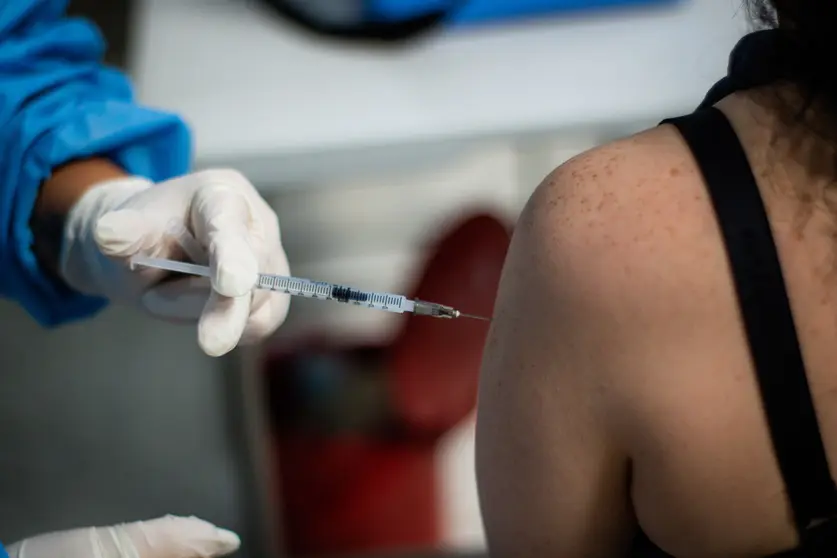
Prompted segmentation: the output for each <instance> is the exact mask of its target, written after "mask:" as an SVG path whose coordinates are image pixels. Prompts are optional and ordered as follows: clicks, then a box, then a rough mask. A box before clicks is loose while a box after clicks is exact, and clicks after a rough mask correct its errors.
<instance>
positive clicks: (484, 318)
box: [459, 312, 491, 322]
mask: <svg viewBox="0 0 837 558" xmlns="http://www.w3.org/2000/svg"><path fill="white" fill-rule="evenodd" d="M459 317H460V318H471V319H472V320H481V321H483V322H490V321H491V318H486V317H484V316H474V315H473V314H465V313H464V312H460V313H459Z"/></svg>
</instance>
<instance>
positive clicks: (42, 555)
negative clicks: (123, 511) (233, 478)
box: [6, 516, 240, 558]
mask: <svg viewBox="0 0 837 558" xmlns="http://www.w3.org/2000/svg"><path fill="white" fill-rule="evenodd" d="M239 545H240V541H239V539H238V536H237V535H236V534H235V533H233V532H231V531H227V530H225V529H219V528H218V527H215V526H214V525H212V524H211V523H207V522H206V521H203V520H200V519H198V518H196V517H173V516H166V517H161V518H160V519H154V520H152V521H144V522H143V521H140V522H137V523H128V524H126V525H116V526H114V527H89V528H86V529H74V530H72V531H61V532H58V533H48V534H46V535H38V536H37V537H32V538H31V539H25V540H23V541H20V542H18V543H15V544H13V545H11V546H9V547H8V548H6V552H8V554H9V558H215V557H216V556H226V555H228V554H232V553H233V552H235V551H236V550H238V547H239Z"/></svg>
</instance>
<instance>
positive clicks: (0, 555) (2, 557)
mask: <svg viewBox="0 0 837 558" xmlns="http://www.w3.org/2000/svg"><path fill="white" fill-rule="evenodd" d="M0 558H9V555H8V554H7V553H6V549H5V548H3V545H2V544H0Z"/></svg>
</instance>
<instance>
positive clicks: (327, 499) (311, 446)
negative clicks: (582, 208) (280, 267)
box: [267, 215, 510, 557]
mask: <svg viewBox="0 0 837 558" xmlns="http://www.w3.org/2000/svg"><path fill="white" fill-rule="evenodd" d="M509 242H510V233H509V230H508V228H507V227H506V226H505V225H504V224H503V223H501V222H500V221H499V220H498V219H496V218H494V217H492V216H490V215H477V216H475V217H471V218H469V219H467V220H465V221H464V222H462V223H460V224H458V225H457V226H455V227H454V228H453V229H452V230H451V231H450V232H449V233H448V234H446V235H445V236H444V237H443V238H442V239H441V240H440V241H439V242H438V244H437V246H436V247H435V249H434V250H431V257H430V259H429V260H428V262H427V264H426V265H425V269H424V272H423V273H422V275H421V278H420V280H419V281H418V282H417V285H416V287H415V289H414V290H413V292H411V293H409V296H411V297H413V298H419V299H422V300H427V301H432V302H439V303H442V304H449V305H451V306H454V307H455V308H457V309H459V310H461V311H463V312H467V313H470V314H476V315H482V316H486V317H490V316H491V314H492V311H493V306H494V298H495V296H496V292H497V286H498V283H499V278H500V272H501V269H502V265H503V261H504V259H505V254H506V251H507V249H508V245H509ZM487 332H488V323H487V322H480V321H475V320H468V319H465V318H460V319H458V320H443V319H433V318H428V317H422V316H406V317H405V318H404V321H403V329H402V331H401V333H400V334H399V335H398V336H397V337H396V338H395V340H394V341H393V342H392V343H391V345H389V346H388V347H379V350H380V355H381V374H383V378H382V381H383V382H384V385H385V386H386V390H385V393H386V394H387V399H388V401H387V403H388V406H389V414H390V420H391V421H393V423H394V424H393V425H391V426H394V429H393V428H390V429H389V430H388V432H389V435H386V436H385V435H373V434H370V433H368V432H367V433H365V434H364V433H361V432H358V433H349V434H346V433H341V434H339V435H325V434H323V435H316V434H313V433H311V432H305V431H303V430H301V429H298V428H283V429H281V430H280V431H278V432H275V439H276V446H275V455H276V461H277V466H278V474H279V477H280V482H279V486H280V488H279V490H280V494H279V498H280V499H281V501H282V504H283V506H282V507H283V509H284V511H283V520H284V529H282V531H283V534H284V537H285V540H284V541H282V542H283V546H284V548H285V549H287V551H288V553H289V554H290V555H291V556H300V557H301V556H316V555H340V554H351V553H359V552H367V551H384V550H395V549H422V548H430V547H434V546H437V545H438V544H439V543H440V542H441V541H440V537H441V525H439V518H440V510H439V505H440V499H439V494H438V482H437V478H436V446H437V440H438V438H439V437H440V436H441V435H443V434H444V433H445V432H447V431H448V430H449V429H451V428H452V427H454V426H455V425H456V424H457V423H459V422H460V421H462V420H463V419H464V418H465V417H467V416H468V414H470V413H471V412H472V411H473V409H474V406H475V403H476V397H477V383H478V377H479V367H480V361H481V358H482V350H483V345H484V343H485V337H486V334H487ZM358 349H359V348H358V347H346V346H330V345H329V344H328V343H327V342H325V341H323V340H317V341H316V342H315V344H314V345H307V346H305V347H301V348H298V350H299V351H302V352H306V351H308V352H309V354H313V353H310V352H311V351H314V352H318V353H319V354H323V353H324V352H328V353H329V354H330V355H332V356H333V357H334V358H337V359H338V360H339V358H340V355H343V356H345V355H348V354H349V353H352V352H353V351H355V352H356V351H357V350H358ZM367 350H368V348H367ZM291 354H292V353H291ZM289 362H290V361H289V354H288V353H286V354H282V355H279V354H277V355H274V357H273V358H272V359H271V360H269V362H268V368H267V371H268V374H271V375H274V378H277V377H281V375H282V374H283V372H286V371H287V370H288V367H289ZM286 391H287V389H286ZM288 395H289V394H287V393H286V394H285V395H284V396H283V397H287V396H288ZM291 395H292V394H291ZM273 412H274V413H278V412H280V410H279V409H273ZM394 433H395V435H394Z"/></svg>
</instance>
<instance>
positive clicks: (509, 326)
mask: <svg viewBox="0 0 837 558" xmlns="http://www.w3.org/2000/svg"><path fill="white" fill-rule="evenodd" d="M627 151H628V152H629V151H630V149H628V150H627ZM620 160H622V162H620ZM626 161H627V159H626V152H625V151H624V150H622V149H620V148H606V149H600V150H596V151H593V152H591V153H588V154H585V155H583V156H581V157H579V158H576V159H574V160H571V161H570V162H568V163H566V164H564V165H563V166H562V167H560V168H559V169H558V170H556V171H555V172H554V173H553V174H552V175H551V176H550V177H548V178H547V180H546V181H545V182H544V183H543V184H542V185H541V186H540V187H539V188H538V190H537V191H536V192H535V194H534V195H533V197H532V198H531V200H530V201H529V203H528V205H527V207H526V208H525V209H524V211H523V214H522V215H521V217H520V220H519V222H518V225H517V227H516V229H515V234H514V238H513V240H512V244H511V247H510V250H509V253H508V256H507V260H506V265H505V268H504V271H503V276H502V280H501V283H500V289H499V294H498V299H497V303H496V307H495V308H496V309H495V315H494V320H493V324H492V328H491V332H490V334H489V339H488V342H487V346H486V350H485V356H484V360H483V370H482V377H481V383H480V394H479V412H478V424H477V475H478V483H479V491H480V502H481V507H482V512H483V517H484V522H485V529H486V534H487V539H488V543H489V547H490V550H491V552H492V555H493V556H497V557H502V556H511V555H513V556H518V557H524V556H532V557H533V558H534V557H539V558H540V557H545V556H556V557H560V558H575V557H579V558H580V557H582V556H583V557H596V556H600V557H607V558H613V557H615V556H619V555H620V554H624V552H625V551H626V549H627V547H628V545H629V543H630V540H631V538H632V536H633V534H634V530H635V520H634V517H633V512H632V507H631V503H630V482H629V476H630V460H629V455H628V454H629V451H628V448H626V447H625V438H624V436H623V434H622V428H623V425H622V421H621V420H620V417H619V410H618V405H616V404H614V402H615V401H619V400H622V399H623V398H624V397H625V393H624V391H623V388H624V386H625V385H627V383H628V382H631V381H633V380H635V379H636V378H634V379H633V380H632V379H631V378H630V375H631V374H632V373H634V372H636V370H637V369H638V368H639V367H641V364H640V363H639V362H638V360H639V359H637V358H636V355H637V354H638V352H637V347H638V346H641V345H642V344H643V337H646V336H647V333H648V332H647V329H645V324H644V323H643V318H642V316H637V308H638V306H639V305H642V304H643V303H644V301H645V302H648V303H649V305H652V306H653V301H651V298H653V297H654V294H655V293H654V292H653V288H652V287H651V285H649V284H648V282H647V281H646V279H647V277H642V275H643V273H634V270H635V266H634V262H635V261H636V259H637V258H641V256H642V254H641V251H640V249H638V248H637V247H638V246H640V247H641V244H642V239H643V238H646V237H647V236H648V230H647V224H646V223H644V222H643V219H642V218H641V216H640V215H639V213H638V212H637V210H636V207H637V205H636V204H637V201H636V200H635V201H631V200H630V198H631V197H632V196H633V194H635V193H636V186H637V184H639V183H640V182H641V180H640V179H639V178H637V177H636V176H634V173H633V172H632V171H631V169H630V167H631V164H630V163H629V162H626ZM639 203H641V201H640V202H639ZM646 275H647V274H646Z"/></svg>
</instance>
